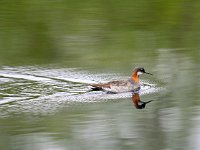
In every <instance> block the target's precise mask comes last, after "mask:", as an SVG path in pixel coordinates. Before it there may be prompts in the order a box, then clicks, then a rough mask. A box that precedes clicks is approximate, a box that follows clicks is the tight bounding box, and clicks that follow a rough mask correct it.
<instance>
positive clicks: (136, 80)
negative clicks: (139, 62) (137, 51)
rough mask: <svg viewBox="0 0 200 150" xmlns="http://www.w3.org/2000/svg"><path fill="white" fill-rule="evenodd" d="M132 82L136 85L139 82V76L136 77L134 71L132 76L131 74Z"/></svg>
mask: <svg viewBox="0 0 200 150" xmlns="http://www.w3.org/2000/svg"><path fill="white" fill-rule="evenodd" d="M132 80H133V81H134V82H136V83H139V82H140V79H139V76H138V74H137V72H136V71H134V72H133V74H132Z"/></svg>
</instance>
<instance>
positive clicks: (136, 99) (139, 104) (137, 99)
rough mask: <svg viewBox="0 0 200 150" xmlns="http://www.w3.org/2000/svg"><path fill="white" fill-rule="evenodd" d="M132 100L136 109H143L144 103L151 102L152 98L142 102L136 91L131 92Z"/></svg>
mask: <svg viewBox="0 0 200 150" xmlns="http://www.w3.org/2000/svg"><path fill="white" fill-rule="evenodd" d="M132 101H133V104H134V105H135V108H137V109H144V108H145V106H146V104H148V103H150V102H152V101H153V100H150V101H147V102H143V101H141V100H140V95H139V94H138V93H132Z"/></svg>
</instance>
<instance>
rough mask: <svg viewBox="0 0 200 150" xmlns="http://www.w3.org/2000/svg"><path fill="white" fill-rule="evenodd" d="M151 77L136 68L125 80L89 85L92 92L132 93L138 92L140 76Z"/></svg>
mask: <svg viewBox="0 0 200 150" xmlns="http://www.w3.org/2000/svg"><path fill="white" fill-rule="evenodd" d="M144 73H145V74H149V75H153V74H151V73H149V72H146V71H145V69H144V68H143V67H136V68H135V69H134V71H133V73H132V76H131V78H129V79H127V80H115V81H110V82H107V83H98V84H90V86H92V87H91V89H92V90H93V91H107V92H108V93H123V92H134V91H138V90H140V78H139V76H140V75H141V74H144Z"/></svg>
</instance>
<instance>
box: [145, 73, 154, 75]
mask: <svg viewBox="0 0 200 150" xmlns="http://www.w3.org/2000/svg"><path fill="white" fill-rule="evenodd" d="M145 73H146V74H150V75H153V74H151V73H149V72H145Z"/></svg>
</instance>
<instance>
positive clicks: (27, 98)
mask: <svg viewBox="0 0 200 150" xmlns="http://www.w3.org/2000/svg"><path fill="white" fill-rule="evenodd" d="M0 78H1V79H2V81H5V82H2V83H3V84H2V85H1V87H0V95H1V97H2V98H1V100H0V114H1V115H0V117H3V116H6V115H8V114H11V113H31V114H38V113H39V114H49V113H53V112H56V111H58V110H59V109H61V108H63V107H71V106H72V105H73V104H75V103H96V102H107V101H109V100H115V99H125V98H130V97H131V95H132V94H131V93H118V94H107V93H106V92H101V91H99V92H94V91H90V87H89V86H88V84H89V83H98V82H106V81H110V80H116V79H122V78H123V79H124V78H127V77H124V76H121V75H119V74H95V73H90V72H87V71H85V70H80V69H76V68H67V69H66V68H41V67H40V68H39V67H32V66H31V67H16V68H12V67H4V68H3V69H2V70H0ZM160 90H162V88H160V87H157V85H156V84H153V83H149V82H148V81H145V80H142V87H141V90H140V94H141V95H144V94H150V93H155V92H159V91H160ZM11 102H12V103H11ZM5 108H6V109H5Z"/></svg>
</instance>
